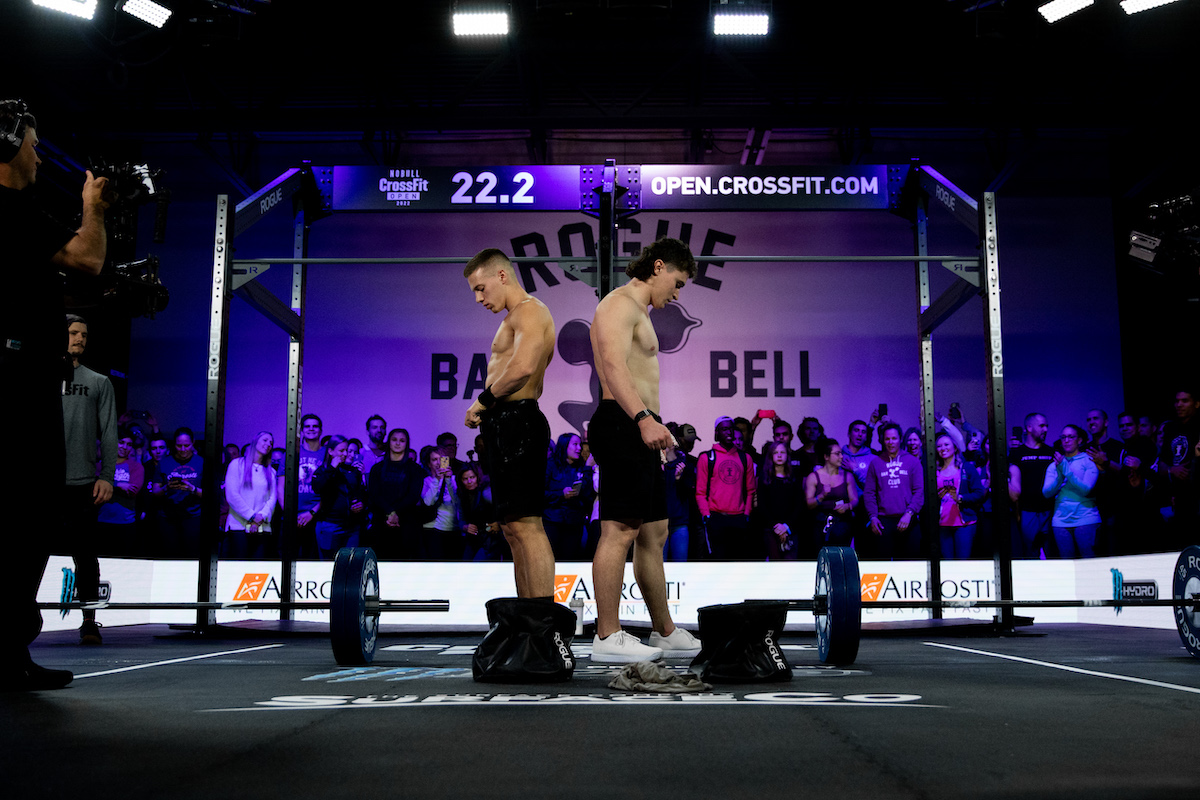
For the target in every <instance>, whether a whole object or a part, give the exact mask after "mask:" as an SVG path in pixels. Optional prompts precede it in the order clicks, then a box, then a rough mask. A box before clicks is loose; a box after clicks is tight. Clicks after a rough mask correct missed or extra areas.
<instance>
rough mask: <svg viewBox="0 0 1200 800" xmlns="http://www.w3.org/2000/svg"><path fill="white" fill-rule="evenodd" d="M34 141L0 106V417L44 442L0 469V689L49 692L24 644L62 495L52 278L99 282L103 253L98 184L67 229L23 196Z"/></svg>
mask: <svg viewBox="0 0 1200 800" xmlns="http://www.w3.org/2000/svg"><path fill="white" fill-rule="evenodd" d="M37 143H38V135H37V122H36V121H35V119H34V117H33V115H32V114H30V113H29V110H28V108H27V107H26V106H25V104H24V103H22V102H21V101H19V100H7V101H0V274H2V275H3V280H4V283H5V286H4V289H3V291H0V374H2V375H3V378H2V380H0V419H4V420H5V421H6V422H7V423H8V424H9V425H14V424H16V425H20V426H21V427H22V428H23V429H25V430H29V431H36V432H37V434H40V435H41V436H44V437H45V439H46V441H47V442H48V444H47V446H44V447H43V446H38V447H30V448H26V449H25V451H24V453H23V455H22V457H21V458H20V459H4V460H3V461H2V462H0V463H3V467H2V469H3V472H2V473H0V507H3V508H4V510H5V520H6V522H5V528H6V531H5V533H6V534H7V535H5V537H4V539H5V543H4V545H5V548H6V551H7V554H8V558H6V559H5V561H6V564H7V566H8V570H9V572H10V573H11V575H12V578H13V583H14V586H13V602H14V603H15V604H16V605H17V608H16V609H15V611H14V613H13V615H12V616H11V617H10V618H9V619H8V621H7V624H5V625H3V626H0V691H27V690H36V689H58V688H62V687H63V686H66V685H67V684H68V683H69V682H70V681H71V678H72V675H71V673H70V672H68V671H66V670H51V669H46V668H44V667H40V666H38V665H36V664H34V663H33V660H32V659H31V658H30V655H29V649H28V645H29V643H30V642H32V641H33V640H34V639H35V638H36V637H37V635H38V633H39V632H40V631H41V628H42V617H41V613H40V612H39V611H38V610H37V607H36V603H37V590H38V586H39V584H40V583H41V579H42V573H43V571H44V570H45V568H46V560H47V558H48V557H49V548H50V542H51V540H52V539H53V538H56V534H57V533H58V530H59V528H60V526H61V524H62V520H61V518H60V516H59V514H60V513H61V509H62V507H63V503H62V502H61V497H60V496H59V495H58V494H53V495H48V494H46V493H47V492H53V493H61V492H62V491H63V486H64V485H65V479H66V465H65V455H64V445H63V418H62V386H63V381H64V379H67V378H68V377H69V376H70V374H71V360H70V358H69V357H68V355H67V335H66V331H65V330H64V329H63V315H64V314H65V313H66V310H65V308H64V306H63V287H62V282H61V279H60V277H59V274H58V273H59V268H61V267H65V268H67V269H73V270H78V271H80V272H82V273H85V274H89V275H98V274H99V273H100V268H101V267H102V266H103V264H104V258H105V253H106V236H105V231H104V210H105V209H106V208H107V207H108V203H107V201H105V199H104V198H103V196H102V194H103V191H104V188H105V185H106V183H107V180H106V179H105V178H96V177H94V176H93V175H92V173H91V172H88V173H87V178H86V181H85V182H84V185H83V218H82V223H81V225H80V227H79V229H78V230H76V231H72V230H71V229H70V228H68V227H66V226H64V225H62V224H60V223H59V222H57V221H56V220H54V219H52V218H51V217H50V216H49V215H47V214H46V213H45V212H44V211H43V210H42V209H41V207H40V204H39V202H38V199H37V197H36V196H35V195H34V193H33V191H32V187H33V184H34V181H35V180H36V179H37V169H38V165H39V164H41V159H40V158H38V155H37V152H36V151H35V149H34V148H35V147H36V146H37ZM34 485H36V486H39V487H41V488H42V491H41V493H39V494H40V500H39V501H37V502H34V501H33V500H32V497H31V495H30V489H31V487H32V486H34Z"/></svg>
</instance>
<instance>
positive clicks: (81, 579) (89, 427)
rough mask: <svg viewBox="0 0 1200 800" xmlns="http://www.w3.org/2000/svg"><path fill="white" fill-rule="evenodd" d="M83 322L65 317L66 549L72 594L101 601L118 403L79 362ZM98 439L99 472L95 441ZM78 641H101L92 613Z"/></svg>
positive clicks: (85, 330) (100, 379)
mask: <svg viewBox="0 0 1200 800" xmlns="http://www.w3.org/2000/svg"><path fill="white" fill-rule="evenodd" d="M87 339H88V324H87V321H86V320H84V319H83V317H80V316H77V315H75V314H68V315H67V353H68V354H69V355H70V356H71V362H72V364H73V365H74V372H73V375H72V378H71V382H70V383H65V382H64V383H63V398H62V404H63V437H64V440H65V441H66V445H67V487H66V504H65V508H66V525H65V533H66V547H67V550H68V551H69V552H70V554H71V556H72V558H74V560H75V592H76V594H77V596H78V599H79V601H80V602H88V601H91V600H99V599H100V562H99V561H98V560H97V558H96V554H97V553H98V552H99V547H98V545H99V542H97V540H96V539H97V535H98V533H99V529H98V526H97V524H96V517H97V515H98V514H99V513H100V506H102V505H104V504H105V503H107V502H108V501H109V500H111V499H112V493H113V476H114V474H115V471H116V464H117V407H116V401H115V399H114V395H113V387H112V382H111V381H110V380H109V379H108V378H107V377H105V376H104V375H101V374H100V373H98V372H94V371H93V370H90V369H88V368H87V367H85V366H83V365H82V364H80V363H79V359H80V357H81V356H82V355H83V353H84V351H85V350H86V349H87ZM97 440H99V441H100V454H101V458H100V471H99V472H97V470H96V441H97ZM79 642H80V644H100V642H101V637H100V628H99V626H98V625H97V624H96V612H95V611H84V612H83V625H82V626H80V628H79Z"/></svg>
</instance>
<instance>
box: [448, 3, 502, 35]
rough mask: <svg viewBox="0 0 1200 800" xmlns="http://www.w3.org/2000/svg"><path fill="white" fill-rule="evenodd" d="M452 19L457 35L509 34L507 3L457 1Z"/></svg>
mask: <svg viewBox="0 0 1200 800" xmlns="http://www.w3.org/2000/svg"><path fill="white" fill-rule="evenodd" d="M451 19H452V21H453V23H454V35H455V36H507V35H508V27H509V13H508V4H507V3H495V2H491V3H488V2H465V1H464V2H455V3H454V5H453V11H452V14H451Z"/></svg>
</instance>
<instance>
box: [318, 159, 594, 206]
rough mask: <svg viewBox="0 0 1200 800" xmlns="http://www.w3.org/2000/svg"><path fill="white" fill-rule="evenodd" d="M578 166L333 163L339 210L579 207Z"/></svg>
mask: <svg viewBox="0 0 1200 800" xmlns="http://www.w3.org/2000/svg"><path fill="white" fill-rule="evenodd" d="M580 169H581V168H580V167H579V166H534V167H470V168H456V167H404V168H399V169H388V168H385V167H334V168H333V210H334V211H397V210H410V211H578V210H579V205H580V199H579V197H580V181H579V175H580Z"/></svg>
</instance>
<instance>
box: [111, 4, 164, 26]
mask: <svg viewBox="0 0 1200 800" xmlns="http://www.w3.org/2000/svg"><path fill="white" fill-rule="evenodd" d="M117 8H119V9H121V10H122V11H124V12H125V13H126V14H128V15H129V16H131V17H137V18H138V19H140V20H141V21H142V22H145V23H147V24H148V25H153V26H154V27H156V28H161V27H162V26H163V25H166V24H167V20H168V19H170V18H171V9H169V8H167V7H166V6H161V5H159V4H158V3H156V2H154V0H117Z"/></svg>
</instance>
